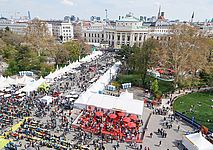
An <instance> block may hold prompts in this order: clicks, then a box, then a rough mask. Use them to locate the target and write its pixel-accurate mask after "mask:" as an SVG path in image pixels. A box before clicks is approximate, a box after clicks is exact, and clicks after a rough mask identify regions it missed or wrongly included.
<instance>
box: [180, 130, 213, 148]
mask: <svg viewBox="0 0 213 150" xmlns="http://www.w3.org/2000/svg"><path fill="white" fill-rule="evenodd" d="M182 144H183V145H184V146H185V147H186V148H187V149H188V150H213V144H211V143H210V142H209V141H208V140H207V139H205V138H204V137H203V136H202V134H201V132H200V133H194V134H189V135H184V136H183V140H182Z"/></svg>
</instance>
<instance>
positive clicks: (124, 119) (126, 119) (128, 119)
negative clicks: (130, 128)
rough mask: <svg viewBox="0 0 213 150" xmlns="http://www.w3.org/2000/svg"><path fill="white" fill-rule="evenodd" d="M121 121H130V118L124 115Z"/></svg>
mask: <svg viewBox="0 0 213 150" xmlns="http://www.w3.org/2000/svg"><path fill="white" fill-rule="evenodd" d="M123 121H124V122H130V121H131V119H130V118H129V117H124V118H123Z"/></svg>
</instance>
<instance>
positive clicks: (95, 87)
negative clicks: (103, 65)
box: [75, 62, 120, 107]
mask: <svg viewBox="0 0 213 150" xmlns="http://www.w3.org/2000/svg"><path fill="white" fill-rule="evenodd" d="M119 66H120V62H117V63H115V64H114V65H113V66H112V67H111V68H110V69H109V70H108V71H107V72H106V73H105V74H104V75H102V76H101V77H100V78H99V79H98V80H97V81H96V82H95V83H93V84H92V85H91V86H90V87H89V88H88V89H87V90H86V92H84V93H82V94H81V95H80V96H79V98H78V99H77V100H76V101H75V105H76V106H77V107H84V106H85V105H86V104H87V101H88V98H89V97H90V96H91V95H92V94H94V93H99V91H103V90H104V88H105V86H106V85H107V84H108V83H109V82H110V81H111V77H112V76H115V75H116V72H117V70H118V69H119Z"/></svg>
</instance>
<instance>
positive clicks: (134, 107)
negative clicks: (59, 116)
mask: <svg viewBox="0 0 213 150" xmlns="http://www.w3.org/2000/svg"><path fill="white" fill-rule="evenodd" d="M124 95H126V92H125V93H124V94H123V96H121V97H114V96H110V95H103V94H97V93H93V94H91V95H90V96H89V97H88V100H87V102H85V106H95V107H99V108H104V109H109V110H122V111H124V112H126V113H130V114H136V115H140V116H142V114H143V107H144V101H140V100H134V99H133V97H132V99H131V98H130V97H128V96H127V98H125V96H124ZM127 95H129V93H127Z"/></svg>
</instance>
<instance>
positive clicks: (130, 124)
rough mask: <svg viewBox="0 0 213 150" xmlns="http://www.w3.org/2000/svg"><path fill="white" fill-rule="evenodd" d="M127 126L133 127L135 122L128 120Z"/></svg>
mask: <svg viewBox="0 0 213 150" xmlns="http://www.w3.org/2000/svg"><path fill="white" fill-rule="evenodd" d="M127 126H128V127H130V128H135V127H136V124H135V123H134V122H129V123H128V124H127Z"/></svg>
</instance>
